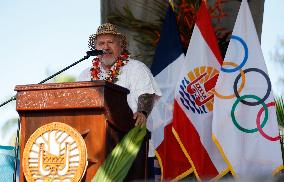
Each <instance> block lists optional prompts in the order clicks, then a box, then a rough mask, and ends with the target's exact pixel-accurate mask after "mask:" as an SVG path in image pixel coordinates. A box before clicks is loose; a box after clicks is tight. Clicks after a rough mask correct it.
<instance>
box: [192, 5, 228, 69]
mask: <svg viewBox="0 0 284 182" xmlns="http://www.w3.org/2000/svg"><path fill="white" fill-rule="evenodd" d="M210 20H211V18H210V15H209V13H208V10H207V8H206V5H205V3H204V1H202V3H201V5H200V9H199V11H198V12H197V19H196V24H197V26H198V28H199V30H200V32H201V34H202V36H203V38H204V40H205V41H206V42H207V44H208V46H209V47H210V49H211V50H212V52H213V53H214V55H215V57H216V59H217V60H218V62H219V64H220V65H222V63H223V58H222V55H221V52H220V49H219V47H218V42H217V39H216V35H215V34H214V33H215V31H214V29H213V27H212V23H211V22H210Z"/></svg>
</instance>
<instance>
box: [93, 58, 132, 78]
mask: <svg viewBox="0 0 284 182" xmlns="http://www.w3.org/2000/svg"><path fill="white" fill-rule="evenodd" d="M128 58H129V54H127V53H123V54H122V55H120V56H119V57H118V58H117V60H116V61H115V63H114V64H113V65H112V66H111V68H110V69H109V70H108V71H107V72H106V75H105V76H104V77H103V75H102V71H101V69H102V65H101V62H100V59H99V58H95V59H93V61H92V64H93V66H92V68H91V69H90V72H91V80H92V81H93V80H105V81H108V82H111V83H115V82H116V81H117V80H118V78H117V77H118V75H119V74H120V69H121V67H123V66H124V65H126V64H127V62H128V61H129V60H128Z"/></svg>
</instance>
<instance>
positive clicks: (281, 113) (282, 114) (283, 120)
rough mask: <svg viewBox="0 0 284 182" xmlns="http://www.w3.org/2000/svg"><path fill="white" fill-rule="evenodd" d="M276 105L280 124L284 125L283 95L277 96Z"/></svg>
mask: <svg viewBox="0 0 284 182" xmlns="http://www.w3.org/2000/svg"><path fill="white" fill-rule="evenodd" d="M275 105H276V115H277V121H278V124H279V125H280V126H282V127H284V100H283V97H282V96H281V97H277V98H275Z"/></svg>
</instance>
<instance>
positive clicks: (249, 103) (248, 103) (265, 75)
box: [234, 68, 271, 106]
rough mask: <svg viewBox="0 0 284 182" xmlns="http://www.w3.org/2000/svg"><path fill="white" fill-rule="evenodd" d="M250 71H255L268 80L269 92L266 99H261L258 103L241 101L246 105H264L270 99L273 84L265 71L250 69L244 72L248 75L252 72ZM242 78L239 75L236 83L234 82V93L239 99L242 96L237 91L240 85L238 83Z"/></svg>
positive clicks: (265, 96)
mask: <svg viewBox="0 0 284 182" xmlns="http://www.w3.org/2000/svg"><path fill="white" fill-rule="evenodd" d="M250 71H255V72H258V73H260V74H262V75H263V76H264V78H265V79H266V82H267V91H266V94H265V95H264V97H263V98H262V99H260V100H259V101H257V102H248V101H245V100H241V102H242V103H243V104H245V105H248V106H256V105H259V104H262V103H264V101H265V100H266V99H267V98H268V97H269V95H270V92H271V82H270V79H269V77H268V75H267V74H266V73H265V72H264V71H262V70H261V69H258V68H248V69H245V70H244V73H247V72H250ZM240 77H241V74H239V75H238V76H237V78H236V79H235V82H234V92H235V94H236V97H237V98H240V95H239V93H238V90H237V85H238V81H239V79H240Z"/></svg>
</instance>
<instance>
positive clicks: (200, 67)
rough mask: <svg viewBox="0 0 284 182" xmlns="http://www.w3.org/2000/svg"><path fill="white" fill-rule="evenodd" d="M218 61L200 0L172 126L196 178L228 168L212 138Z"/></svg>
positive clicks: (204, 10) (208, 18) (206, 15)
mask: <svg viewBox="0 0 284 182" xmlns="http://www.w3.org/2000/svg"><path fill="white" fill-rule="evenodd" d="M221 64H222V57H221V53H220V50H219V47H218V44H217V39H216V36H215V33H214V30H213V27H212V25H211V21H210V15H209V13H208V11H207V8H206V5H205V3H204V2H203V1H202V2H201V5H200V9H199V10H198V12H197V19H196V23H195V27H194V30H193V33H192V36H191V40H190V43H189V46H188V49H187V54H186V57H185V61H184V63H183V64H182V70H181V71H180V78H179V80H178V86H177V89H176V92H175V99H174V113H173V128H172V131H173V134H174V135H175V137H176V139H177V141H178V142H179V144H180V146H181V148H182V150H183V152H184V154H185V156H186V157H187V160H188V161H189V162H190V164H191V166H192V168H193V171H194V174H195V176H196V178H197V179H198V180H204V179H212V178H218V177H220V176H223V175H224V174H226V173H227V172H228V171H229V170H228V166H227V165H226V163H225V162H224V161H223V160H222V156H221V154H220V153H219V151H218V149H217V147H216V146H215V144H214V143H213V141H212V119H213V114H212V113H213V112H212V111H213V98H214V87H215V84H216V81H217V78H218V75H219V71H220V69H221ZM220 112H222V111H220ZM220 161H221V162H220Z"/></svg>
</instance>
